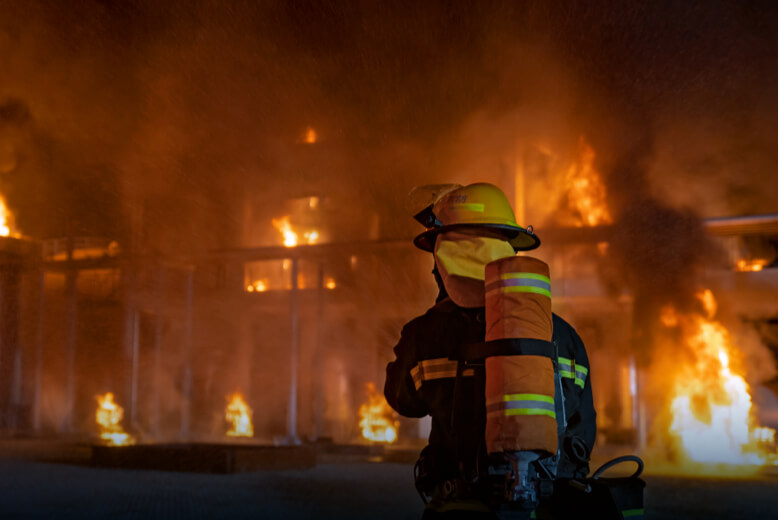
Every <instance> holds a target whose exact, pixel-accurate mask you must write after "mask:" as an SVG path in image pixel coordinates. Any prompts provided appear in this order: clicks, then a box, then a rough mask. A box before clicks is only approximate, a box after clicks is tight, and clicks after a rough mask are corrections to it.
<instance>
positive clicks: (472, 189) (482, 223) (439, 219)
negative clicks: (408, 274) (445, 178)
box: [408, 182, 540, 252]
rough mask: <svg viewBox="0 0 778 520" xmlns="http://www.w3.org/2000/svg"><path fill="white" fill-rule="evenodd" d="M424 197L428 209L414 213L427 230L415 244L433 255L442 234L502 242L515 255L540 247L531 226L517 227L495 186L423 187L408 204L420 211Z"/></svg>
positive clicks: (411, 197) (482, 184)
mask: <svg viewBox="0 0 778 520" xmlns="http://www.w3.org/2000/svg"><path fill="white" fill-rule="evenodd" d="M425 194H426V195H428V198H427V201H428V203H427V205H426V206H424V207H423V209H421V211H416V210H415V209H414V210H413V211H414V218H415V219H416V220H417V221H419V222H421V224H422V225H424V226H425V227H426V228H427V230H426V231H425V232H423V233H421V234H420V235H419V236H417V237H416V238H415V239H414V240H413V243H414V245H415V246H416V247H418V248H419V249H423V250H424V251H429V252H432V251H434V249H435V238H436V237H437V236H438V233H441V232H443V231H459V232H461V233H472V234H474V235H479V236H487V237H495V238H501V239H503V240H507V241H508V243H509V244H510V245H511V246H513V249H514V251H529V250H530V249H535V248H536V247H538V246H539V245H540V239H539V238H538V237H537V236H536V235H535V233H534V232H533V230H532V226H527V228H526V229H525V228H523V227H521V226H519V225H518V224H517V223H516V217H515V216H514V214H513V209H512V208H511V204H510V202H508V198H507V197H506V196H505V194H504V193H503V192H502V190H501V189H500V188H498V187H497V186H495V185H494V184H489V183H486V182H478V183H475V184H469V185H467V186H459V185H455V184H453V185H452V184H449V185H434V186H422V187H419V188H416V189H414V190H413V191H412V192H411V193H410V195H409V196H408V197H409V198H408V200H409V201H413V203H415V204H414V205H416V208H418V207H419V206H418V204H419V202H420V201H421V200H424V196H425ZM408 209H410V207H408Z"/></svg>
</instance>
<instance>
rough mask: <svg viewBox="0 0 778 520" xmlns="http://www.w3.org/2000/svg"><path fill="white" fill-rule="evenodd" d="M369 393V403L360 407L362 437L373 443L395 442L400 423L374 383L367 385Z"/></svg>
mask: <svg viewBox="0 0 778 520" xmlns="http://www.w3.org/2000/svg"><path fill="white" fill-rule="evenodd" d="M367 393H368V402H367V403H365V404H363V405H362V406H360V407H359V417H360V421H359V427H360V428H362V437H364V438H365V439H367V440H369V441H372V442H387V443H392V442H395V441H396V440H397V427H398V425H399V422H398V421H397V420H395V418H394V412H393V411H392V409H391V408H390V407H389V405H388V404H387V402H386V400H385V399H384V396H383V395H381V394H380V393H378V392H377V391H376V389H375V385H374V384H373V383H368V384H367Z"/></svg>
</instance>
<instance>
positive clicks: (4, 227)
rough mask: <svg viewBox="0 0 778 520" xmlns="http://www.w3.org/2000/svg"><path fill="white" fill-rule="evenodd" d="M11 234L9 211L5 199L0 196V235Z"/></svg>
mask: <svg viewBox="0 0 778 520" xmlns="http://www.w3.org/2000/svg"><path fill="white" fill-rule="evenodd" d="M10 235H11V212H10V211H9V210H8V207H7V206H6V205H5V200H4V199H3V197H2V196H0V237H7V236H10Z"/></svg>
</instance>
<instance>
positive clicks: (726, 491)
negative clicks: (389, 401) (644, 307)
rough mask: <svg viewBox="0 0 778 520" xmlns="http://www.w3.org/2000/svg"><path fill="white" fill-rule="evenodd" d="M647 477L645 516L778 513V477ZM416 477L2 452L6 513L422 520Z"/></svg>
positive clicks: (343, 465) (361, 470)
mask: <svg viewBox="0 0 778 520" xmlns="http://www.w3.org/2000/svg"><path fill="white" fill-rule="evenodd" d="M73 453H75V452H73ZM644 479H645V480H646V482H647V488H646V494H645V499H646V514H645V518H646V519H656V520H660V519H661V520H669V519H741V518H742V519H748V520H755V519H777V518H778V476H771V475H767V474H765V475H762V476H760V477H757V478H751V479H712V478H707V479H705V478H680V477H660V476H651V475H648V476H644ZM412 480H413V477H412V465H411V464H408V463H387V462H368V461H364V460H354V459H350V460H349V459H342V460H338V458H329V459H328V460H326V461H325V462H324V463H320V464H318V465H317V466H316V467H313V468H308V469H297V470H265V471H256V472H251V473H239V474H231V475H214V474H198V473H175V472H162V471H142V470H121V469H102V468H93V467H89V466H88V465H86V464H85V463H84V461H83V460H82V461H80V462H79V460H78V458H77V457H76V456H75V455H73V456H71V457H70V458H69V459H67V460H66V462H65V463H63V462H60V463H51V462H48V463H47V462H40V461H36V460H30V458H29V457H24V456H18V457H9V456H8V453H5V456H3V454H2V453H0V519H3V520H8V519H28V518H31V519H32V518H34V519H38V518H41V519H48V518H52V519H58V518H79V519H98V518H111V519H141V518H142V519H146V518H154V519H156V518H159V519H166V518H188V519H216V518H229V519H248V518H262V519H275V518H278V519H329V518H339V519H371V520H383V519H397V520H401V519H418V518H420V516H421V510H422V507H423V506H422V503H421V500H420V498H419V496H418V495H417V494H416V491H415V489H414V488H413V483H412Z"/></svg>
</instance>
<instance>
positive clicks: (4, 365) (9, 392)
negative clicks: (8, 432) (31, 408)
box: [0, 261, 20, 428]
mask: <svg viewBox="0 0 778 520" xmlns="http://www.w3.org/2000/svg"><path fill="white" fill-rule="evenodd" d="M19 276H20V267H19V265H18V264H17V263H16V262H15V261H8V262H4V263H3V264H0V428H1V427H10V428H14V427H15V425H16V422H17V421H16V416H17V413H18V410H17V409H16V407H15V406H14V399H13V397H14V395H13V394H14V372H15V365H16V360H17V356H18V355H19V353H18V349H19Z"/></svg>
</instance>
